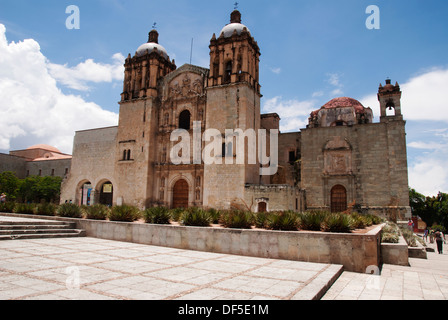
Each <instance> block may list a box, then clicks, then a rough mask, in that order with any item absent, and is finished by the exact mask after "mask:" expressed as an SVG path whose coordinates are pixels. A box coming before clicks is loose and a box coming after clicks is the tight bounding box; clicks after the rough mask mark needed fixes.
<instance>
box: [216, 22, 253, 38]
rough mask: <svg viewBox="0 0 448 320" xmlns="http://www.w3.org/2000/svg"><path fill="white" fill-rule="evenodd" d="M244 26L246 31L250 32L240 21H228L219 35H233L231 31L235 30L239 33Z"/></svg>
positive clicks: (227, 36) (226, 36)
mask: <svg viewBox="0 0 448 320" xmlns="http://www.w3.org/2000/svg"><path fill="white" fill-rule="evenodd" d="M244 28H246V30H247V32H249V33H250V30H249V29H248V28H247V27H246V26H245V25H244V24H242V23H230V24H228V25H226V26H225V27H224V28H223V29H222V30H221V33H220V35H223V36H224V37H225V38H229V37H231V36H232V35H233V32H235V30H236V33H237V34H238V35H241V33H242V32H243V30H244Z"/></svg>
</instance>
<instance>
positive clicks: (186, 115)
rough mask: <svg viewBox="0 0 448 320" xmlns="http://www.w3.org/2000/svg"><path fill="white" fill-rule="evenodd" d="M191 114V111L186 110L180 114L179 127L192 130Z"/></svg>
mask: <svg viewBox="0 0 448 320" xmlns="http://www.w3.org/2000/svg"><path fill="white" fill-rule="evenodd" d="M190 121H191V114H190V111H188V110H184V111H182V112H181V114H180V116H179V129H184V130H190V128H191V126H190Z"/></svg>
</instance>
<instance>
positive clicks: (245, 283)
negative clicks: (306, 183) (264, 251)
mask: <svg viewBox="0 0 448 320" xmlns="http://www.w3.org/2000/svg"><path fill="white" fill-rule="evenodd" d="M0 256H1V257H2V258H1V260H0V300H110V299H117V300H128V299H130V300H178V299H179V300H269V299H272V300H295V299H297V300H311V299H313V298H316V297H320V296H322V294H323V293H324V292H325V290H326V288H325V287H326V286H327V285H328V284H329V283H330V281H331V280H332V279H334V277H336V276H337V275H339V274H340V272H341V268H342V267H341V266H335V265H328V264H314V263H304V262H295V261H284V260H269V259H261V258H251V257H241V256H231V255H225V254H215V253H205V252H194V251H186V250H179V249H171V248H162V247H154V246H147V245H139V244H133V243H124V242H116V241H108V240H101V239H94V238H70V239H65V238H62V239H34V240H19V241H18V240H11V241H9V240H8V241H0ZM323 290H324V291H323Z"/></svg>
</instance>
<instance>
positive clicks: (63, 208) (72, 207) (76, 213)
mask: <svg viewBox="0 0 448 320" xmlns="http://www.w3.org/2000/svg"><path fill="white" fill-rule="evenodd" d="M57 214H58V216H60V217H66V218H82V211H81V208H80V207H78V206H77V205H76V204H74V203H64V204H62V205H60V206H59V209H58V211H57Z"/></svg>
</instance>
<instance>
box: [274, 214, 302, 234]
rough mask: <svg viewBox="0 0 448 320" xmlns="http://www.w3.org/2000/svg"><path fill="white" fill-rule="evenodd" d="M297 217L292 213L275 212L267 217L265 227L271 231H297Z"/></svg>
mask: <svg viewBox="0 0 448 320" xmlns="http://www.w3.org/2000/svg"><path fill="white" fill-rule="evenodd" d="M299 225H300V219H299V215H298V214H297V213H296V212H293V211H285V212H275V213H272V214H270V215H269V216H268V217H267V227H268V228H269V229H272V230H282V231H297V229H298V228H299Z"/></svg>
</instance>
